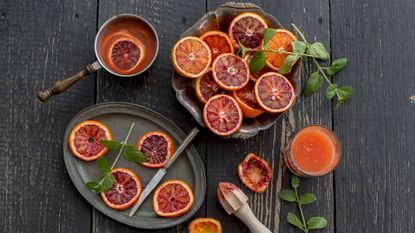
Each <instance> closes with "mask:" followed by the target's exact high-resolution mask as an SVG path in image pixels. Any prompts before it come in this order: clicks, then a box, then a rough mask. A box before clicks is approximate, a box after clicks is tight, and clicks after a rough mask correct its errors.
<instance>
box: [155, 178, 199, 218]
mask: <svg viewBox="0 0 415 233" xmlns="http://www.w3.org/2000/svg"><path fill="white" fill-rule="evenodd" d="M193 202H194V196H193V191H192V189H191V188H190V187H189V185H188V184H186V182H184V181H182V180H168V181H166V182H164V183H163V184H161V185H160V186H159V187H158V188H157V189H156V191H155V192H154V196H153V207H154V211H155V212H156V214H157V215H159V216H162V217H168V218H173V217H178V216H181V215H183V214H185V213H187V212H188V211H189V210H190V208H192V206H193Z"/></svg>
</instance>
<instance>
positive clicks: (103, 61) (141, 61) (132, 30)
mask: <svg viewBox="0 0 415 233" xmlns="http://www.w3.org/2000/svg"><path fill="white" fill-rule="evenodd" d="M94 48H95V55H96V57H97V61H96V62H94V63H92V64H89V65H87V66H86V68H85V69H83V70H81V71H79V72H78V73H77V74H75V75H72V76H69V77H66V78H64V79H62V80H58V81H56V83H55V84H54V85H53V86H52V87H51V88H49V89H46V90H42V91H40V92H39V95H38V96H39V99H40V100H41V101H46V100H47V99H49V97H51V96H53V95H56V94H59V93H62V92H64V91H66V90H67V89H69V88H70V87H71V86H72V85H73V84H74V83H75V82H77V81H78V80H80V79H82V78H83V77H85V76H87V75H90V74H92V73H94V72H95V71H97V70H99V69H101V68H104V69H105V70H107V71H108V72H110V73H111V74H114V75H116V76H120V77H131V76H135V75H138V74H141V73H142V72H144V71H146V70H147V69H148V68H149V67H150V66H151V64H152V63H153V62H154V60H155V59H156V56H157V52H158V48H159V40H158V37H157V33H156V31H155V29H154V28H153V27H152V26H151V24H150V23H149V22H147V21H146V20H145V19H143V18H141V17H139V16H137V15H132V14H122V15H116V16H114V17H112V18H110V19H108V20H107V21H106V22H105V23H104V24H103V25H102V26H101V28H100V29H99V31H98V33H97V35H96V37H95V45H94Z"/></svg>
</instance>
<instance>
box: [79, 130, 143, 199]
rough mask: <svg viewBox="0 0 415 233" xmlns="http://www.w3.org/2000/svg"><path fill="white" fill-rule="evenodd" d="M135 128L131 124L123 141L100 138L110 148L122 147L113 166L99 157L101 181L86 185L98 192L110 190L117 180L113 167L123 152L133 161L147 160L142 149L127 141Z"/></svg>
mask: <svg viewBox="0 0 415 233" xmlns="http://www.w3.org/2000/svg"><path fill="white" fill-rule="evenodd" d="M133 128H134V123H132V124H131V127H130V129H129V130H128V133H127V136H126V137H125V139H124V141H122V142H117V141H112V140H100V141H99V143H100V144H102V145H103V146H105V147H106V148H108V149H109V150H117V149H118V148H120V147H121V148H120V150H119V151H118V154H117V157H116V158H115V160H114V162H113V163H112V165H111V166H109V164H108V162H107V161H106V160H105V159H104V158H103V157H102V156H101V157H99V158H98V159H97V161H96V165H97V167H98V169H99V170H100V171H101V173H102V175H101V177H100V180H99V181H90V182H87V183H86V187H88V188H89V189H91V190H94V191H95V192H96V193H97V194H99V193H101V192H106V191H108V190H109V189H110V188H111V187H112V185H113V184H114V180H115V178H114V176H113V175H112V169H114V167H115V165H116V164H117V162H118V160H119V158H120V156H121V154H123V156H124V158H126V159H127V160H129V161H132V162H145V161H146V158H145V156H144V155H143V153H141V151H139V150H138V149H137V148H136V147H135V146H133V145H130V144H128V143H127V141H128V139H129V138H130V135H131V132H132V130H133ZM124 148H125V150H124ZM123 151H124V152H123Z"/></svg>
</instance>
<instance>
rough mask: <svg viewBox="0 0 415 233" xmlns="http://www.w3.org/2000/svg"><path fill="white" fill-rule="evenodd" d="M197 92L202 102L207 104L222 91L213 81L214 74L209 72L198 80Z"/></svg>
mask: <svg viewBox="0 0 415 233" xmlns="http://www.w3.org/2000/svg"><path fill="white" fill-rule="evenodd" d="M195 91H196V96H197V98H198V99H199V100H200V102H202V103H204V104H205V103H206V102H207V101H208V100H209V99H210V98H211V97H212V96H214V95H216V94H219V93H220V92H221V91H222V90H221V89H220V87H219V85H218V84H217V83H216V82H215V80H214V79H213V76H212V72H211V71H208V72H207V73H206V74H204V75H203V76H202V77H199V78H197V79H196V83H195Z"/></svg>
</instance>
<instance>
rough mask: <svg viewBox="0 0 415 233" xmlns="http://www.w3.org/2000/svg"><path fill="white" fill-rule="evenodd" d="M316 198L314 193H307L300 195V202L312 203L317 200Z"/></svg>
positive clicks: (303, 203)
mask: <svg viewBox="0 0 415 233" xmlns="http://www.w3.org/2000/svg"><path fill="white" fill-rule="evenodd" d="M316 200H317V197H316V195H314V194H313V193H305V194H303V195H301V196H300V204H302V205H305V204H311V203H313V202H315V201H316Z"/></svg>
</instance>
